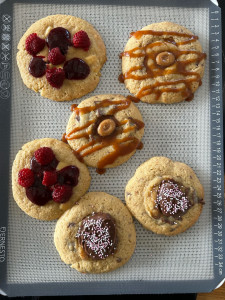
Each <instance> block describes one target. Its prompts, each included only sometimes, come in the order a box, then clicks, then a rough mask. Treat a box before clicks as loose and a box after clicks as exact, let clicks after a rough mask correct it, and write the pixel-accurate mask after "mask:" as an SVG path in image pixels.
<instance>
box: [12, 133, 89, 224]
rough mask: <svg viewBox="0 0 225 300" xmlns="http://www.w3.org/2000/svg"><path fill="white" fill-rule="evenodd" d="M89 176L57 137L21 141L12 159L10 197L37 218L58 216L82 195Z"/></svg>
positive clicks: (86, 186) (87, 186) (84, 167)
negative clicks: (19, 148)
mask: <svg viewBox="0 0 225 300" xmlns="http://www.w3.org/2000/svg"><path fill="white" fill-rule="evenodd" d="M90 180H91V178H90V175H89V171H88V169H87V167H86V166H85V165H84V164H83V163H81V162H80V161H79V160H78V159H77V158H76V157H75V155H74V154H73V151H72V150H71V149H70V147H69V146H68V145H67V144H65V143H63V142H61V141H58V140H56V139H51V138H44V139H38V140H34V141H31V142H29V143H27V144H25V145H23V147H22V149H21V150H20V151H19V152H18V153H17V155H16V157H15V160H14V162H13V167H12V191H13V197H14V199H15V201H16V203H17V204H18V206H19V207H20V208H21V209H22V210H23V211H24V212H25V213H26V214H28V215H29V216H31V217H33V218H36V219H40V220H54V219H57V218H59V217H60V216H61V215H62V214H63V213H64V211H65V210H67V209H69V208H71V207H72V206H73V205H74V203H76V202H77V201H79V199H80V197H81V196H83V195H84V193H85V192H86V191H87V190H88V188H89V186H90Z"/></svg>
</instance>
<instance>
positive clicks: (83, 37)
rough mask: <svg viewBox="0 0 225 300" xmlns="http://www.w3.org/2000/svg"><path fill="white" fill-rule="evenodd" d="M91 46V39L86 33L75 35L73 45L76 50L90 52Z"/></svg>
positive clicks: (81, 32)
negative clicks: (80, 49)
mask: <svg viewBox="0 0 225 300" xmlns="http://www.w3.org/2000/svg"><path fill="white" fill-rule="evenodd" d="M90 44H91V42H90V39H89V37H88V35H87V33H86V32H85V31H83V30H81V31H78V32H77V33H75V34H74V36H73V45H74V47H75V48H82V49H83V50H85V51H88V49H89V47H90Z"/></svg>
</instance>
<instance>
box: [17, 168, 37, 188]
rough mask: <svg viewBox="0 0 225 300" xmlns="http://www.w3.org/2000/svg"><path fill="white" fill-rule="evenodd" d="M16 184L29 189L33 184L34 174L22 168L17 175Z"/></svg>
mask: <svg viewBox="0 0 225 300" xmlns="http://www.w3.org/2000/svg"><path fill="white" fill-rule="evenodd" d="M18 183H19V185H21V186H23V187H30V186H32V185H33V183H34V173H33V171H32V170H30V169H27V168H24V169H22V170H20V171H19V173H18Z"/></svg>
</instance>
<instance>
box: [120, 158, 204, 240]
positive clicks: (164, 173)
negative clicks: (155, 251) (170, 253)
mask: <svg viewBox="0 0 225 300" xmlns="http://www.w3.org/2000/svg"><path fill="white" fill-rule="evenodd" d="M203 198H204V190H203V187H202V185H201V183H200V181H199V179H198V178H197V176H196V175H195V173H194V171H193V170H192V169H191V168H190V167H189V166H187V165H186V164H184V163H181V162H176V161H172V160H171V159H169V158H166V157H153V158H151V159H150V160H148V161H146V162H145V163H143V164H142V165H140V166H139V167H138V168H137V170H136V172H135V174H134V176H133V177H132V178H131V179H130V181H129V182H128V184H127V186H126V190H125V199H126V204H127V207H128V208H129V210H130V212H131V213H132V215H133V216H134V217H135V218H136V219H137V220H138V221H139V222H140V223H141V224H142V225H143V226H144V227H145V228H146V229H148V230H151V231H153V232H155V233H157V234H163V235H168V236H170V235H176V234H179V233H181V232H183V231H185V230H187V229H188V228H189V227H191V226H192V225H193V224H194V223H195V222H196V221H197V220H198V218H199V216H200V214H201V211H202V207H203V204H204V201H203Z"/></svg>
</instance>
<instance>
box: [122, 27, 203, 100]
mask: <svg viewBox="0 0 225 300" xmlns="http://www.w3.org/2000/svg"><path fill="white" fill-rule="evenodd" d="M147 34H151V35H155V36H162V35H169V36H179V37H186V38H187V39H186V40H184V41H180V42H175V41H174V39H173V38H172V37H170V38H167V39H165V41H166V42H169V43H172V44H174V45H184V44H188V43H191V42H193V41H196V40H197V39H198V37H197V36H194V35H190V34H187V33H180V32H173V31H167V32H166V31H165V32H164V31H153V30H141V31H137V32H132V33H131V36H133V37H135V38H136V39H140V38H141V37H142V36H143V35H147ZM163 44H165V42H161V41H157V42H153V43H151V44H148V45H146V46H144V47H136V48H133V49H131V50H128V51H124V52H122V53H121V54H120V57H121V58H122V57H123V56H125V57H131V58H135V57H144V63H143V65H142V66H134V67H132V68H130V70H129V71H127V72H126V73H124V74H122V75H121V76H120V79H121V80H120V81H121V82H122V80H126V79H134V80H144V79H148V78H156V77H157V76H165V75H169V74H178V73H179V74H182V75H183V76H184V77H186V76H188V77H189V78H184V79H180V80H173V81H172V80H171V81H168V82H159V81H157V82H155V83H154V84H150V85H147V86H144V87H142V88H141V89H140V90H139V92H138V93H137V94H136V97H137V98H139V99H140V98H142V97H144V96H146V95H150V94H153V93H154V94H155V97H156V100H158V99H159V98H160V96H161V95H162V93H164V92H174V93H178V92H181V93H182V96H184V97H186V98H187V99H188V100H190V99H191V98H192V97H193V96H192V92H191V87H190V85H191V83H192V82H198V83H199V85H201V77H200V75H199V73H197V72H190V71H186V66H187V65H189V64H190V63H196V64H199V63H200V61H201V60H202V59H205V58H206V54H205V53H202V52H199V51H194V50H178V49H176V50H173V51H171V52H172V53H173V54H174V56H175V59H176V62H175V64H173V65H172V66H171V67H170V68H165V69H164V68H162V67H160V66H158V65H157V64H156V62H155V59H156V56H157V55H158V53H159V52H158V51H157V52H156V51H154V50H152V51H151V52H149V51H148V50H149V49H152V48H154V47H156V46H160V45H163ZM184 54H195V58H192V59H188V60H179V57H180V56H181V55H184ZM149 59H151V60H152V64H151V65H150V66H149V65H148V61H149ZM138 70H141V71H142V70H145V72H146V73H145V74H143V75H135V74H134V72H136V71H138ZM190 77H191V78H190ZM179 83H183V85H182V86H181V87H179V88H178V87H173V86H174V85H177V84H179ZM165 85H166V86H167V87H164V86H165ZM168 86H170V87H168Z"/></svg>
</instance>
